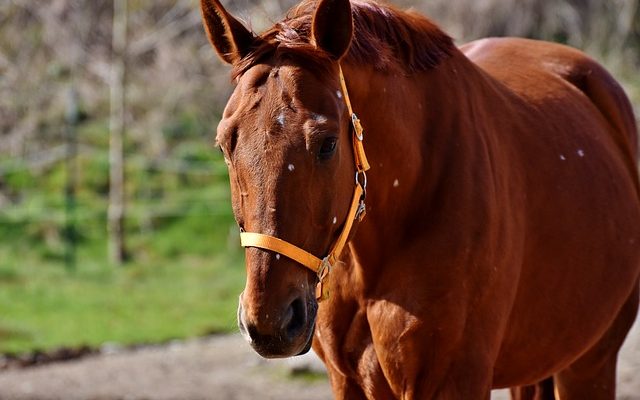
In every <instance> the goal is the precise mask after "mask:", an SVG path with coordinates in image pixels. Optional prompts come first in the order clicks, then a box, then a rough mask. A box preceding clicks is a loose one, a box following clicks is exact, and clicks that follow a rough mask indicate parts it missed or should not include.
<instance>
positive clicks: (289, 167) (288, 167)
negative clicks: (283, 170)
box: [287, 164, 296, 172]
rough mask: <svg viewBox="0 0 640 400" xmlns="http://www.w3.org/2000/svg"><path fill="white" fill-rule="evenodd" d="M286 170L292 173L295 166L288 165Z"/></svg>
mask: <svg viewBox="0 0 640 400" xmlns="http://www.w3.org/2000/svg"><path fill="white" fill-rule="evenodd" d="M287 169H288V170H289V171H291V172H293V170H295V169H296V166H295V165H293V164H289V165H288V166H287Z"/></svg>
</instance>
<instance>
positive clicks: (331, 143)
mask: <svg viewBox="0 0 640 400" xmlns="http://www.w3.org/2000/svg"><path fill="white" fill-rule="evenodd" d="M337 144H338V138H336V137H328V138H326V139H324V140H323V141H322V146H320V152H319V153H318V158H319V159H321V160H328V159H330V158H331V157H332V156H333V154H334V153H335V152H336V145H337Z"/></svg>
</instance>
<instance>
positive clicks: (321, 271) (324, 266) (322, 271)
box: [316, 256, 331, 301]
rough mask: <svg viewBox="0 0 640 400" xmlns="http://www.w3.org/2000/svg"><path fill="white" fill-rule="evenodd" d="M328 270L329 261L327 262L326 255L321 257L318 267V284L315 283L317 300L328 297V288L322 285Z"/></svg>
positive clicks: (329, 268) (329, 267)
mask: <svg viewBox="0 0 640 400" xmlns="http://www.w3.org/2000/svg"><path fill="white" fill-rule="evenodd" d="M330 271H331V263H330V262H329V256H326V257H325V258H323V259H322V262H321V263H320V267H319V268H318V284H317V285H316V299H317V300H318V301H322V300H326V299H328V298H329V290H328V289H327V288H326V287H325V286H324V279H325V278H326V277H327V275H329V272H330Z"/></svg>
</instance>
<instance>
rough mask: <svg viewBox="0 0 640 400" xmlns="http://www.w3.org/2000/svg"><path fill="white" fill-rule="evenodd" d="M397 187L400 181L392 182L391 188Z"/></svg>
mask: <svg viewBox="0 0 640 400" xmlns="http://www.w3.org/2000/svg"><path fill="white" fill-rule="evenodd" d="M398 186H400V181H399V180H397V179H396V180H395V181H393V187H398Z"/></svg>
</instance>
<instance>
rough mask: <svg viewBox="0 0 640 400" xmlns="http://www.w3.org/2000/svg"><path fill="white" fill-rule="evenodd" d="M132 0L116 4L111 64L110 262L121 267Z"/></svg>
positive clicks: (123, 257) (120, 0) (119, 1)
mask: <svg viewBox="0 0 640 400" xmlns="http://www.w3.org/2000/svg"><path fill="white" fill-rule="evenodd" d="M127 1H128V0H114V2H113V5H114V7H113V44H112V45H113V54H112V63H111V119H110V131H111V136H110V138H109V183H110V186H109V211H108V228H107V230H108V234H109V259H110V261H111V262H112V263H114V264H116V265H121V264H122V263H123V262H124V261H125V259H126V248H125V240H124V219H125V189H124V187H125V174H124V135H125V130H126V96H125V88H126V78H127V25H128V10H127Z"/></svg>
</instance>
